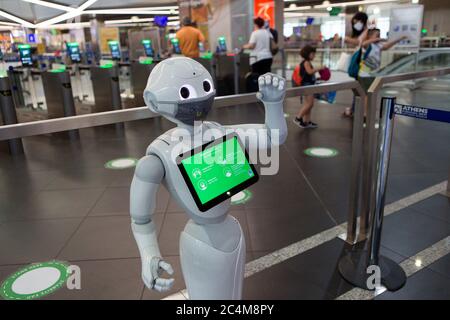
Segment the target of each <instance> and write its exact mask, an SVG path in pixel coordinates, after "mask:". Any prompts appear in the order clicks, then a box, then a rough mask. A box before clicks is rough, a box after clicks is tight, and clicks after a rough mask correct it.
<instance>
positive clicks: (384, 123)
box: [339, 98, 406, 291]
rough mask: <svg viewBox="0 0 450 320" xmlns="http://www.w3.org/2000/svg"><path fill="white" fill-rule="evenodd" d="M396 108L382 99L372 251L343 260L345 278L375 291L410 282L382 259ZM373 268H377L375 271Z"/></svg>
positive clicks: (341, 261)
mask: <svg viewBox="0 0 450 320" xmlns="http://www.w3.org/2000/svg"><path fill="white" fill-rule="evenodd" d="M394 106H395V98H383V99H382V106H381V121H380V131H379V137H378V138H379V139H378V144H377V150H378V154H377V165H376V190H375V191H376V192H375V197H374V198H375V200H376V201H375V208H374V210H373V211H372V212H371V213H372V214H371V215H372V222H373V223H372V227H371V232H370V239H369V243H368V250H355V251H351V252H349V253H348V254H347V255H345V256H344V257H342V258H341V260H340V261H339V272H340V273H341V275H342V276H343V277H344V278H345V279H346V280H347V281H348V282H350V283H352V284H353V285H355V286H357V287H360V288H363V289H368V290H374V289H376V288H377V287H378V286H377V284H378V285H379V284H381V285H383V286H385V287H386V288H387V289H388V290H390V291H396V290H398V289H400V288H401V287H403V285H404V284H405V283H406V274H405V272H404V270H403V269H402V268H401V267H400V266H399V265H398V264H397V263H395V262H394V261H392V260H391V259H388V258H386V257H383V256H380V244H381V232H382V227H383V217H384V202H385V196H386V186H387V176H388V170H389V157H390V153H391V143H392V134H393V128H394ZM370 267H373V269H372V268H370ZM377 268H378V274H379V279H373V273H374V272H375V274H376V273H377ZM377 280H378V281H377ZM377 282H378V283H377Z"/></svg>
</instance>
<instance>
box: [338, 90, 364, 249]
mask: <svg viewBox="0 0 450 320" xmlns="http://www.w3.org/2000/svg"><path fill="white" fill-rule="evenodd" d="M356 94H357V93H356V92H354V95H355V111H354V114H355V117H354V120H353V139H352V167H351V178H350V179H351V181H350V192H349V212H348V219H347V233H345V234H343V235H340V236H339V238H341V239H343V240H344V241H346V242H347V243H349V244H354V243H355V242H356V241H357V239H356V236H357V223H358V212H359V208H360V195H361V171H362V146H363V141H362V140H363V117H364V105H363V103H362V101H361V100H362V98H361V97H360V96H357V95H356Z"/></svg>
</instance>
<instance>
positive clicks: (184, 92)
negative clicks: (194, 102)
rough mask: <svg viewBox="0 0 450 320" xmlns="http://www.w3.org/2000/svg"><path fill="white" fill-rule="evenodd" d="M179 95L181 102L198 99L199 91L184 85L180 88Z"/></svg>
mask: <svg viewBox="0 0 450 320" xmlns="http://www.w3.org/2000/svg"><path fill="white" fill-rule="evenodd" d="M179 94H180V99H181V100H186V99H194V98H197V91H196V90H195V88H194V87H193V86H191V85H190V84H183V85H182V86H181V88H180V91H179Z"/></svg>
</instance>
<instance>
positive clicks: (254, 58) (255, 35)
mask: <svg viewBox="0 0 450 320" xmlns="http://www.w3.org/2000/svg"><path fill="white" fill-rule="evenodd" d="M253 22H254V24H255V30H254V31H253V32H252V34H251V36H250V41H249V42H248V43H247V44H245V45H244V46H243V48H244V49H251V50H252V51H251V53H250V66H251V69H252V73H255V74H257V75H263V74H265V73H267V72H270V70H271V68H272V61H273V59H272V52H271V50H270V43H271V40H272V39H273V37H272V34H271V33H270V32H269V31H268V30H267V29H265V28H264V20H263V19H262V18H260V17H257V18H255V19H254V20H253Z"/></svg>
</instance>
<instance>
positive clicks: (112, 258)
mask: <svg viewBox="0 0 450 320" xmlns="http://www.w3.org/2000/svg"><path fill="white" fill-rule="evenodd" d="M386 90H387V89H386ZM384 94H396V96H397V99H398V100H399V101H400V102H404V103H406V102H407V103H411V104H422V103H426V105H427V106H429V107H441V108H447V109H446V110H450V108H448V106H449V105H450V100H449V96H448V93H447V92H439V91H427V90H421V89H418V90H414V91H410V90H407V89H404V88H394V89H393V88H389V91H387V93H386V91H385V92H384ZM347 101H348V103H337V104H334V105H330V104H325V103H320V102H319V103H318V107H316V108H315V110H314V118H315V120H316V122H317V123H318V124H319V125H320V128H319V129H314V130H304V129H303V130H302V129H300V128H298V127H297V126H296V125H295V124H293V121H292V120H293V118H294V115H295V114H296V112H297V110H298V106H299V98H298V97H297V98H289V99H287V100H286V103H285V108H284V109H285V110H284V111H285V112H286V117H287V123H288V138H287V141H286V143H285V144H284V145H283V146H282V147H281V149H280V168H279V172H278V173H277V174H276V175H274V176H261V177H260V181H259V183H257V184H255V185H253V186H251V187H250V188H248V191H249V192H246V197H244V198H247V195H251V197H250V199H248V200H245V199H239V200H241V201H237V202H236V203H235V204H233V205H232V207H231V211H230V214H231V215H233V216H234V217H236V218H237V219H238V221H239V222H240V224H241V226H242V229H243V232H244V235H245V238H246V260H247V263H246V276H245V281H244V287H243V299H252V300H253V299H450V291H449V290H448V288H449V286H450V274H449V272H448V271H449V270H450V254H449V250H450V215H449V213H450V200H449V198H448V196H447V195H446V192H445V190H446V180H447V179H448V174H449V172H448V169H449V168H448V164H449V159H450V145H449V143H448V142H449V139H448V138H449V136H450V127H449V126H448V125H446V124H445V123H438V122H432V121H422V120H418V119H412V118H403V117H401V118H400V117H398V119H397V120H396V123H395V128H394V138H393V144H392V155H391V163H390V169H389V178H388V187H387V198H386V209H385V214H386V218H385V221H384V229H383V238H382V246H381V254H383V255H385V256H387V257H389V258H391V259H392V260H394V261H395V262H397V263H399V264H400V265H401V266H402V267H403V268H404V269H405V270H407V271H406V273H407V276H408V279H407V282H406V285H405V286H404V287H403V288H402V289H400V290H398V291H396V292H388V291H386V292H383V290H380V291H377V292H376V293H375V294H373V293H369V294H368V293H367V292H368V291H364V290H358V289H355V288H354V287H353V286H352V285H350V284H349V283H348V282H346V281H345V280H344V279H343V278H342V277H341V276H340V274H339V271H338V267H337V265H338V262H339V258H340V257H341V256H342V255H343V254H344V253H345V252H346V251H347V250H350V246H349V245H347V244H346V243H345V242H344V241H343V240H341V239H340V238H338V236H339V235H340V234H342V233H344V232H345V225H344V226H343V225H342V224H343V223H344V222H345V221H346V220H347V212H348V207H349V204H348V198H349V185H350V167H351V156H352V154H351V143H352V120H351V119H348V118H344V117H342V112H343V111H344V109H345V107H348V105H349V104H350V103H351V98H349V99H347ZM446 106H447V107H446ZM208 120H214V121H218V122H220V123H222V124H231V123H253V122H255V123H260V122H263V121H264V109H263V107H262V105H260V104H248V105H241V106H235V107H223V108H217V109H213V110H212V112H211V113H210V114H209V116H208ZM171 127H173V124H172V123H171V122H169V121H167V120H165V119H163V118H160V117H158V118H152V119H146V120H139V121H132V122H128V123H126V124H125V130H124V132H121V131H117V129H116V127H115V126H114V125H110V126H102V127H95V128H89V129H80V136H81V138H80V140H79V141H69V140H68V139H67V138H66V137H65V136H63V135H61V134H50V135H43V136H35V137H27V138H24V139H23V142H24V148H25V155H22V156H15V157H14V156H11V155H9V154H8V153H6V152H2V153H0V169H1V170H0V175H1V179H0V212H1V214H0V251H1V252H2V254H1V255H0V279H4V278H6V277H7V276H9V275H10V274H12V273H13V272H14V271H16V270H18V269H20V267H22V266H25V265H28V264H30V263H33V262H38V261H49V260H53V259H56V260H61V261H68V262H70V263H71V264H75V265H78V266H79V267H80V269H81V270H82V290H68V289H67V288H62V289H60V290H58V291H56V292H55V293H53V294H51V295H48V296H46V297H44V298H43V299H164V298H167V299H186V296H187V293H186V290H185V288H186V285H185V282H184V280H183V276H182V272H181V266H180V259H179V240H178V239H179V234H180V233H181V231H182V230H183V228H184V226H185V224H186V222H187V220H188V216H187V215H186V214H185V213H184V212H183V210H182V209H180V208H179V207H178V206H177V204H176V203H175V201H174V199H173V198H171V196H170V195H169V193H168V191H167V190H166V189H165V188H164V187H161V188H160V189H159V191H158V194H157V204H156V215H155V219H154V221H155V222H156V225H157V232H158V239H159V243H160V248H161V254H162V255H163V256H164V258H165V260H166V261H167V262H169V263H171V264H172V266H173V268H174V271H175V274H174V278H175V283H174V286H173V288H172V289H171V290H170V291H168V292H165V293H157V292H156V291H151V290H148V289H147V288H145V287H144V284H143V282H142V280H141V275H140V268H141V262H140V258H139V252H138V250H137V247H136V243H135V241H134V239H133V235H132V233H131V229H130V214H129V194H130V183H131V180H132V177H133V173H134V167H131V168H125V169H117V168H115V169H110V168H107V166H105V164H106V163H108V162H109V161H111V160H113V159H120V158H136V159H139V158H140V157H142V156H143V154H144V152H145V149H146V147H147V146H148V144H149V143H150V142H151V141H152V140H154V139H155V138H156V137H157V136H159V135H160V134H161V133H163V132H164V131H166V130H168V129H169V128H171ZM311 147H325V148H332V149H335V150H336V151H337V152H338V153H337V154H336V155H335V156H334V157H328V158H320V157H311V156H309V155H307V154H305V149H307V148H311ZM361 245H363V244H360V246H361Z"/></svg>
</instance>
